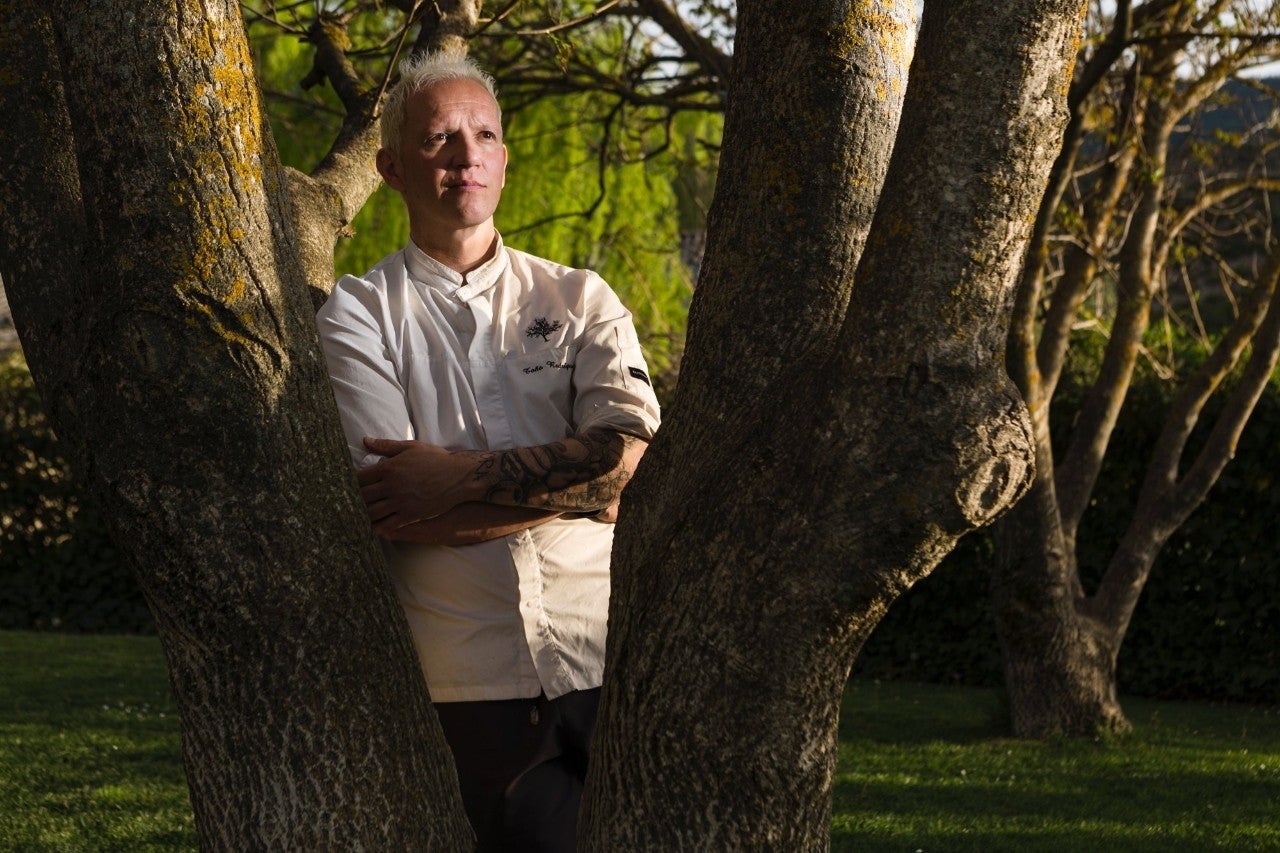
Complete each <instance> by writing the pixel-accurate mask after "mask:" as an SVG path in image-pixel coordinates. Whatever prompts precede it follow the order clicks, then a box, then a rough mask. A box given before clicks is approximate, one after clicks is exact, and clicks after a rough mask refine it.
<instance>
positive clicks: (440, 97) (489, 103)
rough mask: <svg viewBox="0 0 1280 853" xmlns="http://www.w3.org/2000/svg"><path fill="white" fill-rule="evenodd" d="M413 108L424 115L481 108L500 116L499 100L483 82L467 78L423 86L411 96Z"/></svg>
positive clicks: (410, 102) (410, 100) (495, 116)
mask: <svg viewBox="0 0 1280 853" xmlns="http://www.w3.org/2000/svg"><path fill="white" fill-rule="evenodd" d="M409 104H410V105H411V109H412V108H413V107H416V108H417V111H419V112H420V114H422V115H424V116H428V115H437V114H440V113H448V112H453V111H454V110H459V109H462V110H472V109H475V108H477V107H479V109H480V110H482V111H485V112H488V113H490V114H492V116H493V117H494V118H495V119H496V118H497V116H498V102H497V101H495V100H494V98H493V95H491V94H490V93H489V90H488V89H486V88H485V87H484V86H483V85H482V84H481V83H478V82H477V81H475V80H468V79H466V78H462V79H457V80H442V81H440V82H439V83H432V84H430V85H427V86H423V87H422V88H421V89H419V90H418V91H416V92H414V93H413V95H411V96H410V97H409Z"/></svg>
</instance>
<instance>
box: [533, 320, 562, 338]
mask: <svg viewBox="0 0 1280 853" xmlns="http://www.w3.org/2000/svg"><path fill="white" fill-rule="evenodd" d="M563 325H564V324H563V323H561V322H560V321H559V320H548V319H547V318H546V317H539V318H538V319H536V320H534V321H533V324H532V325H530V326H529V328H527V329H525V330H524V333H525V335H526V336H528V337H530V338H542V339H543V340H544V341H545V340H546V339H547V337H548V336H549V335H550V334H551V333H552V332H554V331H556V330H558V329H559V328H560V327H561V326H563Z"/></svg>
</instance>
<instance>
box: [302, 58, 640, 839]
mask: <svg viewBox="0 0 1280 853" xmlns="http://www.w3.org/2000/svg"><path fill="white" fill-rule="evenodd" d="M382 146H383V147H382V149H381V150H380V151H379V152H378V160H377V163H378V171H379V172H381V174H382V176H383V178H384V179H385V180H386V182H387V183H388V184H389V185H390V186H392V187H393V188H394V189H396V190H397V191H399V192H400V194H401V195H402V196H403V197H404V201H405V206H406V208H407V210H408V213H409V229H410V241H409V243H408V245H406V246H405V248H404V250H403V251H401V252H397V253H395V254H393V255H391V256H389V257H387V258H385V259H383V260H382V261H381V262H379V263H378V265H377V266H376V267H374V269H373V270H371V271H370V272H369V273H367V274H366V275H365V276H364V277H363V278H355V277H352V276H345V277H343V278H342V280H340V281H339V282H338V283H337V285H336V286H335V288H334V291H333V293H332V295H331V296H330V298H329V300H328V302H327V303H326V305H325V306H324V308H323V309H321V311H320V314H319V317H318V320H319V326H320V337H321V342H322V344H323V346H324V350H325V355H326V358H327V361H328V364H329V372H330V377H331V379H332V383H333V388H334V394H335V396H336V398H337V401H338V408H339V411H340V412H341V415H342V422H343V428H344V431H345V433H346V436H347V442H348V445H349V447H350V449H351V452H352V455H353V457H354V459H355V461H356V465H357V467H358V469H359V470H358V472H357V478H358V480H359V483H360V486H361V495H362V496H363V498H364V500H365V503H366V505H367V507H368V510H369V520H370V522H371V523H372V524H373V529H374V532H375V533H376V534H377V535H378V536H379V537H380V538H381V539H382V540H383V541H384V544H385V547H386V549H387V553H388V563H389V565H390V568H391V572H392V579H393V581H394V583H395V586H396V589H397V591H398V593H399V596H400V600H401V602H402V604H403V605H404V608H405V614H406V616H407V617H408V621H409V627H410V629H411V631H412V634H413V638H414V642H415V645H416V647H417V649H418V654H419V657H420V659H421V662H422V668H423V672H424V675H425V677H426V680H427V685H428V688H429V689H430V692H431V697H432V701H433V702H434V703H435V704H436V708H437V710H438V712H439V715H440V721H441V724H442V725H443V727H444V731H445V737H446V739H447V740H448V741H449V745H450V747H451V748H452V750H453V753H454V757H455V759H456V761H457V765H458V773H459V778H460V781H461V785H462V792H463V799H464V802H465V804H466V808H467V814H468V817H469V818H470V819H471V822H472V825H473V826H474V827H475V830H476V833H477V836H478V838H479V842H480V848H481V849H482V850H495V849H507V850H571V849H573V844H574V832H575V827H576V822H577V810H578V800H579V796H580V793H581V789H582V782H583V780H584V774H585V769H586V757H587V747H588V745H589V743H590V739H591V732H592V729H593V726H594V724H595V707H596V701H597V698H598V694H599V686H600V680H601V675H602V672H603V666H604V660H603V654H604V640H605V619H606V616H607V608H608V595H609V574H608V567H609V551H610V548H611V545H612V537H613V532H612V524H611V522H612V520H613V519H614V517H615V513H616V508H617V502H618V498H619V495H620V494H621V491H622V488H623V486H625V485H626V482H627V480H628V479H629V478H630V476H631V473H632V472H633V471H634V470H635V465H636V463H637V462H638V461H639V459H640V456H641V454H642V453H643V452H644V448H645V446H646V442H647V441H648V440H649V439H650V438H651V437H652V436H653V434H654V432H655V430H656V429H657V427H658V405H657V401H656V398H655V397H654V394H653V389H652V388H651V386H650V382H649V378H648V373H647V370H646V368H645V364H644V360H643V357H642V355H641V352H640V347H639V342H638V339H637V337H636V332H635V329H634V327H633V325H632V323H631V316H630V314H629V313H628V312H627V311H626V309H625V308H623V307H622V304H621V303H620V302H619V301H618V299H617V297H616V296H615V295H614V294H613V292H612V291H611V290H610V289H609V287H608V285H606V284H605V283H604V281H603V280H601V279H600V277H599V276H597V275H595V274H594V273H592V272H590V271H587V270H576V269H570V268H568V267H564V266H560V265H558V264H554V263H552V262H550V261H546V260H543V259H540V258H535V257H533V256H530V255H527V254H524V253H522V252H518V251H515V250H513V249H510V248H508V247H506V246H505V245H504V244H503V242H502V238H501V237H500V236H499V234H498V232H497V231H496V229H495V228H494V224H493V213H494V210H495V209H496V207H497V205H498V200H499V197H500V196H501V192H502V187H503V184H504V182H505V176H506V165H507V150H506V147H505V146H504V145H503V143H502V127H501V114H500V112H499V108H498V103H497V99H496V98H495V96H494V91H493V83H492V80H491V79H490V78H489V77H488V76H487V75H485V74H484V73H483V72H481V71H479V69H477V68H476V67H475V66H474V65H472V64H471V63H470V62H469V61H467V60H458V59H450V58H444V57H427V58H424V59H421V60H417V61H411V62H409V63H407V64H406V65H405V66H404V67H402V69H401V79H400V82H399V83H398V84H397V85H396V87H395V88H393V90H392V91H391V92H390V93H389V95H388V101H387V106H386V109H385V112H384V114H383V118H382Z"/></svg>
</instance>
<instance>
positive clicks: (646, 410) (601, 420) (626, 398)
mask: <svg viewBox="0 0 1280 853" xmlns="http://www.w3.org/2000/svg"><path fill="white" fill-rule="evenodd" d="M600 286H601V287H603V288H604V293H605V294H606V295H605V296H603V297H602V299H603V301H604V303H605V305H604V306H602V310H601V311H600V312H599V314H600V315H603V316H604V317H607V318H609V319H602V320H598V321H597V322H595V323H593V324H591V325H589V326H588V327H587V328H586V329H585V330H584V332H583V334H582V336H581V337H580V338H579V340H578V354H577V358H576V359H575V362H576V363H575V367H574V371H573V384H574V405H573V416H574V417H573V420H574V423H575V425H576V426H577V429H578V430H579V431H585V430H588V429H612V430H615V431H617V432H621V433H626V434H627V435H634V436H636V437H637V438H642V439H644V440H646V441H648V440H649V439H651V438H653V436H654V433H656V432H657V431H658V423H659V419H660V415H659V410H658V398H657V395H655V394H654V391H653V382H652V379H651V377H650V376H649V368H648V366H647V365H646V364H645V360H644V353H643V352H642V351H641V348H640V339H639V336H637V335H636V330H635V326H634V324H633V323H632V321H631V314H630V313H629V312H628V311H627V310H626V309H625V308H623V307H622V303H621V302H619V301H618V298H617V297H616V296H615V295H614V294H613V292H612V291H610V290H609V289H608V286H607V285H605V284H604V282H600Z"/></svg>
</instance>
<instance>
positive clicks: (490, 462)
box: [476, 430, 643, 512]
mask: <svg viewBox="0 0 1280 853" xmlns="http://www.w3.org/2000/svg"><path fill="white" fill-rule="evenodd" d="M637 445H643V442H641V441H640V440H639V439H637V438H635V437H633V436H630V435H623V434H621V433H616V432H612V431H609V430H591V431H588V432H584V433H581V434H579V435H575V436H572V437H570V438H566V439H565V440H564V441H557V442H553V443H551V444H544V445H540V446H538V447H522V448H516V449H514V450H506V451H502V452H499V453H494V454H492V455H490V456H488V458H486V459H485V460H484V461H483V462H482V463H481V464H480V465H479V466H478V467H477V468H476V479H477V480H480V481H481V482H482V484H483V486H484V489H485V500H486V501H489V502H490V503H497V504H508V505H514V506H529V507H541V508H545V509H557V510H561V511H565V512H584V511H593V510H602V509H604V508H606V507H608V506H610V505H611V504H613V503H614V502H615V501H617V500H618V496H619V495H621V494H622V488H623V487H624V486H625V485H626V484H627V481H628V480H630V479H631V474H632V473H633V469H634V461H633V460H634V458H636V453H635V451H636V450H637V449H642V447H640V448H637Z"/></svg>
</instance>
